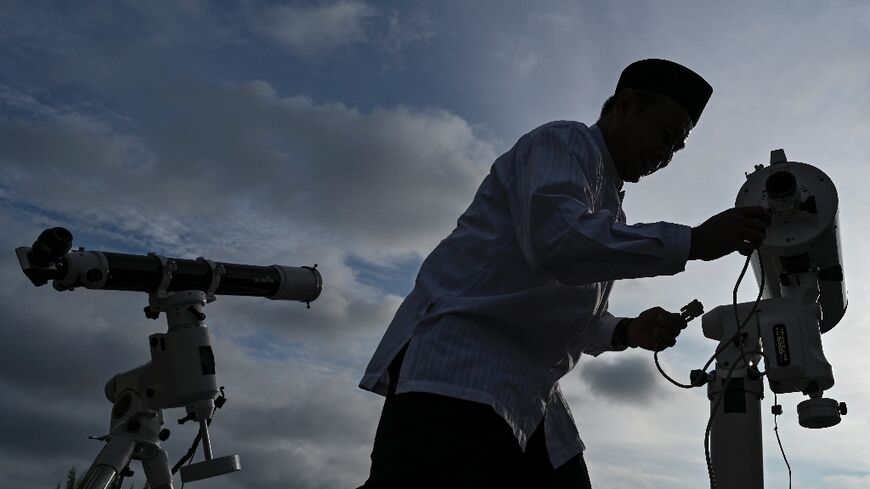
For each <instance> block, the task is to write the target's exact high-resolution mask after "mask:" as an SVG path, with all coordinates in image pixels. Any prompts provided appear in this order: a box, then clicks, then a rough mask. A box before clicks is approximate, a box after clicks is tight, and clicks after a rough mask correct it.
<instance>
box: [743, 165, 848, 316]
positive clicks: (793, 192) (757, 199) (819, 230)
mask: <svg viewBox="0 0 870 489" xmlns="http://www.w3.org/2000/svg"><path fill="white" fill-rule="evenodd" d="M770 163H771V164H770V165H769V166H767V167H763V166H762V165H758V166H756V171H754V172H753V173H751V174H749V175H747V176H746V182H745V183H744V184H743V186H742V187H741V188H740V191H739V193H738V194H737V199H736V205H737V206H738V207H742V206H755V205H760V206H762V207H764V208H766V209H768V211H769V212H770V215H771V217H772V218H773V221H772V223H771V226H770V227H769V228H768V230H767V237H766V238H765V239H764V242H762V244H761V253H762V256H763V257H764V270H765V273H766V275H767V277H768V280H766V281H765V285H764V297H765V298H775V297H782V291H781V283H782V281H783V280H786V281H787V280H789V278H788V277H789V275H791V274H795V273H815V274H816V275H817V277H818V279H819V303H820V304H821V305H822V319H821V320H820V322H819V329H820V330H821V332H822V333H825V332H827V331H829V330H830V329H831V328H833V327H834V326H836V325H837V323H838V322H839V321H840V319H841V318H842V317H843V314H845V312H846V307H847V306H848V299H847V295H846V281H845V279H844V278H843V255H842V252H841V250H840V225H839V197H838V195H837V188H836V186H834V183H833V182H832V181H831V179H830V178H829V177H828V175H826V174H825V172H823V171H822V170H820V169H818V168H816V167H815V166H813V165H809V164H807V163H800V162H795V161H788V160H787V159H786V156H785V152H784V151H782V150H775V151H771V162H770ZM752 268H753V270H754V271H755V276H756V280H758V282H759V283H760V277H759V263H758V254H757V253H755V254H753V256H752Z"/></svg>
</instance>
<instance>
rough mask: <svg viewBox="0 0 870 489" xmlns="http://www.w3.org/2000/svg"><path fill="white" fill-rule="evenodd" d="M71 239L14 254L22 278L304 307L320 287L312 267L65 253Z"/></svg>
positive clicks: (48, 236)
mask: <svg viewBox="0 0 870 489" xmlns="http://www.w3.org/2000/svg"><path fill="white" fill-rule="evenodd" d="M71 248H72V234H71V233H70V232H69V231H67V230H66V229H64V228H60V227H57V228H52V229H47V230H45V231H43V232H42V234H40V235H39V237H38V238H37V239H36V241H35V242H34V243H33V246H32V247H30V248H27V247H20V248H16V250H15V253H16V254H17V255H18V261H19V262H20V264H21V269H22V270H23V271H24V274H25V275H27V277H28V278H29V279H30V281H31V282H33V285H36V286H37V287H39V286H41V285H45V284H46V283H47V282H48V281H49V280H53V281H54V282H53V285H54V288H55V289H57V290H73V289H75V288H76V287H85V288H88V289H106V290H127V291H138V292H147V293H157V294H160V293H169V292H178V291H182V290H199V291H202V292H205V293H206V295H207V296H209V297H212V296H215V295H242V296H255V297H266V298H268V299H273V300H289V301H300V302H305V303H310V302H311V301H313V300H315V299H317V297H318V296H319V295H320V291H321V288H322V287H323V281H322V279H321V277H320V273H319V272H318V271H317V270H316V269H315V267H288V266H282V265H271V266H254V265H238V264H233V263H215V262H213V261H211V260H207V259H205V258H202V257H199V258H197V259H196V260H185V259H178V258H166V257H163V256H160V255H158V254H156V253H148V254H147V255H129V254H124V253H110V252H103V251H85V250H84V248H79V249H78V250H77V251H72V252H70V249H71Z"/></svg>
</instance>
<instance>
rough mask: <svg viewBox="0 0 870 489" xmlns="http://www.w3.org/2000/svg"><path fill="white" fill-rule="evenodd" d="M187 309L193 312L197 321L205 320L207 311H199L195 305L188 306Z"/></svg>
mask: <svg viewBox="0 0 870 489" xmlns="http://www.w3.org/2000/svg"><path fill="white" fill-rule="evenodd" d="M187 311H188V312H190V313H191V314H193V317H195V318H196V320H197V321H205V313H204V312H199V311H197V310H196V308H195V307H193V306H190V307H188V308H187Z"/></svg>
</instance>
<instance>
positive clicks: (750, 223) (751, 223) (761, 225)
mask: <svg viewBox="0 0 870 489" xmlns="http://www.w3.org/2000/svg"><path fill="white" fill-rule="evenodd" d="M743 226H744V227H746V228H749V229H752V230H755V231H758V232H760V233H764V234H767V227H768V224H767V223H766V222H764V221H762V220H761V219H755V218H744V219H743Z"/></svg>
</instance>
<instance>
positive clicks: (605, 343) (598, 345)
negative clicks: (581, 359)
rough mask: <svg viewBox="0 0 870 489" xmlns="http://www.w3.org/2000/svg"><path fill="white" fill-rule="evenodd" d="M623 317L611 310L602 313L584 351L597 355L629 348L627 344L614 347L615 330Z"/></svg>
mask: <svg viewBox="0 0 870 489" xmlns="http://www.w3.org/2000/svg"><path fill="white" fill-rule="evenodd" d="M623 319H625V318H623V317H617V316H614V315H613V314H610V313H609V312H605V313H604V314H602V315H601V317H600V318H598V323H597V324H596V325H595V331H593V332H592V336H591V337H590V339H589V343H587V345H586V347H585V348H584V349H583V352H584V353H587V354H589V355H592V356H593V357H597V356H598V355H600V354H602V353H604V352H606V351H622V350H625V349H626V348H628V346H626V345H620V346H618V347H614V346H613V341H612V340H613V330H614V329H615V328H616V325H617V324H619V322H620V321H622V320H623Z"/></svg>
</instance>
